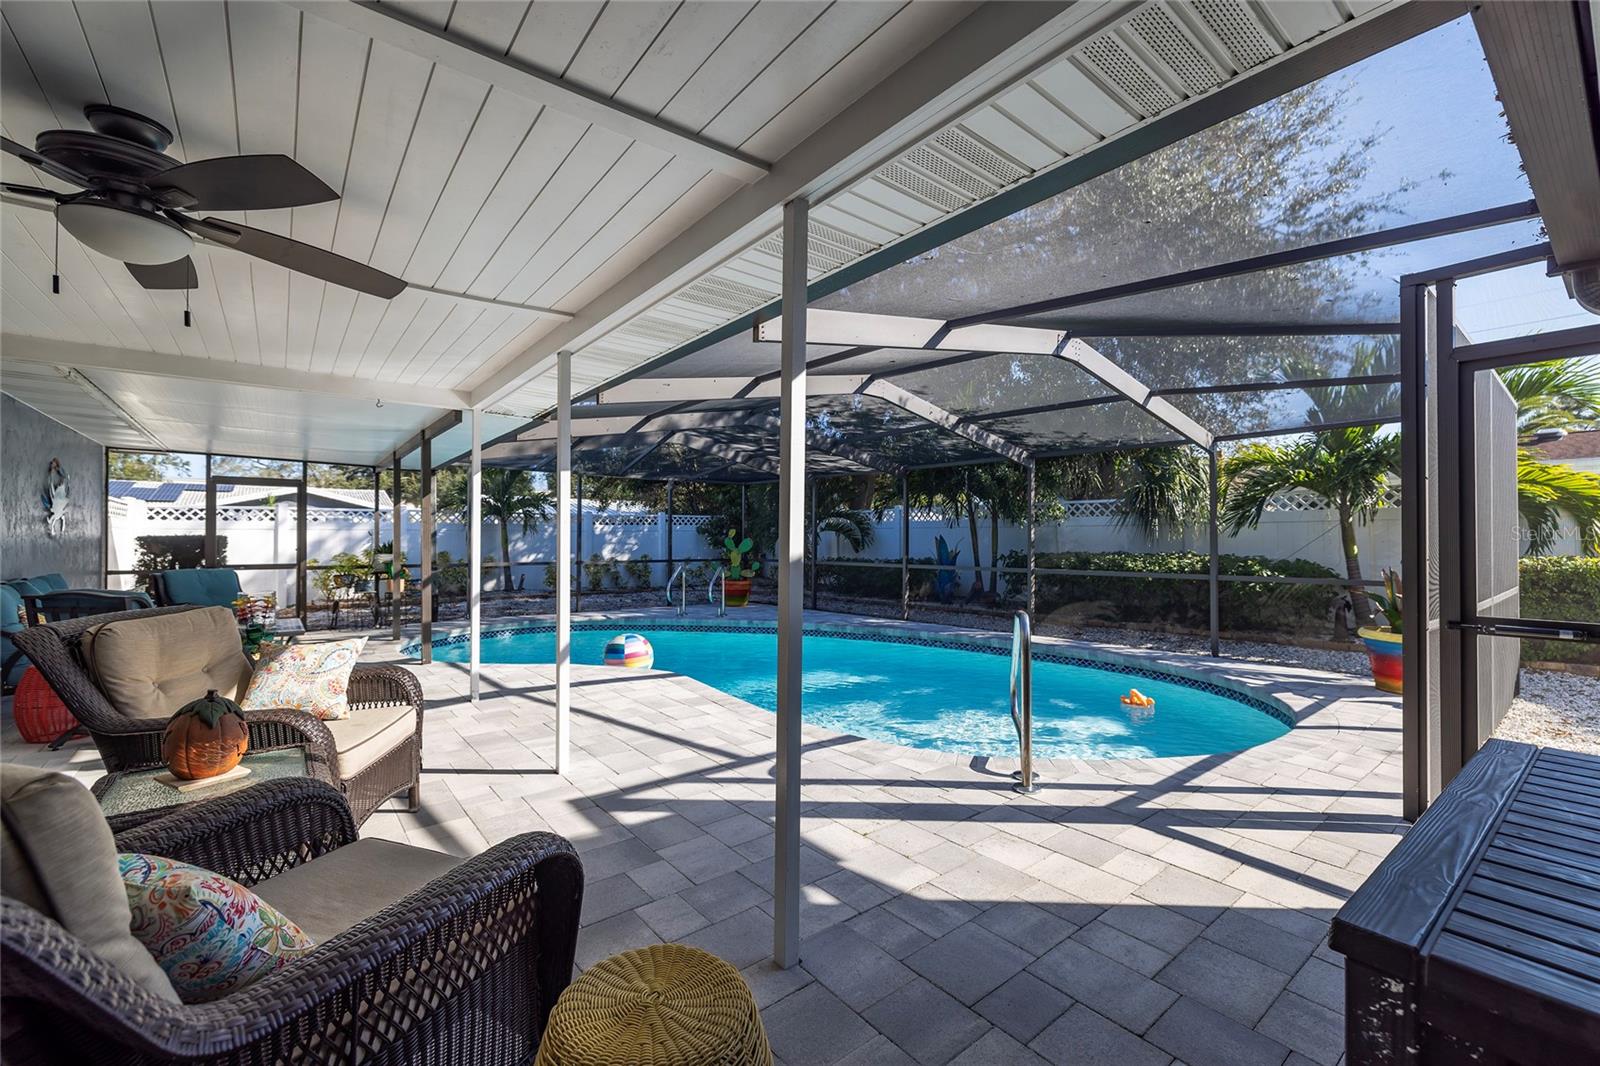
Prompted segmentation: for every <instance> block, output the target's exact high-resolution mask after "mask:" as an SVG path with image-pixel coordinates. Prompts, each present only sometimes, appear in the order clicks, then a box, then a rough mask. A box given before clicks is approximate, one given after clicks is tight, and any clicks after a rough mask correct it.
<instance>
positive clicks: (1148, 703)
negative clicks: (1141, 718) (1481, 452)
mask: <svg viewBox="0 0 1600 1066" xmlns="http://www.w3.org/2000/svg"><path fill="white" fill-rule="evenodd" d="M1122 702H1123V703H1124V704H1126V705H1127V706H1129V707H1154V706H1155V705H1156V698H1155V697H1154V696H1146V695H1145V694H1144V693H1143V692H1140V691H1139V690H1138V689H1136V688H1130V689H1129V690H1128V694H1127V695H1126V696H1124V697H1122Z"/></svg>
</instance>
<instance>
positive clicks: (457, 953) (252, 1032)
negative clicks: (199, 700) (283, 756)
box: [0, 767, 583, 1066]
mask: <svg viewBox="0 0 1600 1066" xmlns="http://www.w3.org/2000/svg"><path fill="white" fill-rule="evenodd" d="M17 771H21V773H22V774H23V775H27V774H28V773H29V771H27V770H25V769H24V768H12V767H7V768H5V769H4V770H3V771H0V781H3V782H4V783H5V785H4V790H5V793H6V796H7V832H8V833H9V832H10V831H11V829H12V828H14V827H15V822H14V821H13V820H12V815H13V814H14V813H15V806H16V805H15V804H13V803H11V802H10V800H11V798H12V797H14V796H15V794H16V792H17V791H18V790H17V789H16V788H15V787H13V782H14V781H15V780H16V778H15V777H14V776H13V777H7V776H6V775H8V774H15V773H16V772H17ZM33 774H35V775H37V772H36V771H35V772H33ZM45 777H47V778H55V779H56V780H55V781H49V780H41V779H40V778H39V777H38V776H32V777H31V778H30V779H29V780H27V782H26V786H27V787H30V788H35V789H37V788H38V787H39V786H41V785H42V786H43V787H45V788H47V789H52V790H53V792H54V795H51V796H49V797H47V798H46V797H40V796H38V795H35V797H34V799H35V801H36V802H35V803H34V810H35V812H36V815H37V812H38V811H39V809H40V808H41V807H47V808H48V811H49V814H48V820H49V821H50V822H51V823H58V822H59V820H60V818H61V811H60V808H61V807H63V806H66V807H70V808H74V811H73V813H72V814H71V817H73V818H76V819H78V821H79V822H80V823H81V824H80V825H79V826H78V830H79V831H78V832H76V833H75V834H74V836H75V837H76V838H77V839H76V840H75V842H74V844H73V848H72V850H71V851H70V852H67V853H64V854H63V853H60V852H58V853H57V854H55V855H53V856H47V857H46V860H47V861H46V862H45V863H44V864H42V865H41V864H37V863H31V862H30V861H28V860H31V859H32V858H33V854H32V849H31V848H28V847H24V848H23V849H22V854H23V855H25V856H26V857H27V858H26V859H25V860H24V861H18V858H17V853H16V852H14V851H12V850H11V849H12V847H13V844H12V840H11V839H7V840H6V841H5V843H6V846H7V850H8V854H7V858H8V860H9V861H8V862H7V864H6V865H7V868H8V870H7V876H6V878H5V884H6V893H5V896H4V898H0V1009H3V1013H4V1016H5V1018H6V1023H5V1025H4V1031H3V1033H0V1058H3V1059H4V1061H6V1062H7V1063H9V1064H16V1066H24V1064H26V1066H32V1064H34V1063H88V1062H104V1063H177V1062H185V1063H200V1062H204V1063H214V1064H221V1063H272V1062H302V1063H355V1062H361V1063H369V1064H374V1066H387V1064H394V1066H400V1064H406V1063H441V1064H443V1063H471V1064H473V1066H496V1064H501V1063H505V1064H511V1063H527V1062H531V1061H532V1059H533V1056H534V1053H535V1052H536V1051H537V1049H538V1045H539V1039H540V1037H541V1035H542V1034H543V1032H544V1027H545V1022H546V1020H547V1018H548V1016H549V1013H550V1009H551V1007H553V1006H554V1004H555V1001H556V999H557V997H558V996H559V995H560V994H561V992H562V990H563V989H565V988H566V986H567V983H568V981H569V980H570V978H571V975H572V965H573V955H574V951H575V949H576V945H577V933H578V918H579V911H580V908H581V906H582V901H583V867H582V865H581V863H580V861H579V859H578V856H577V854H576V853H575V852H574V851H573V848H572V845H571V844H569V843H568V842H567V841H566V840H564V839H562V838H561V837H558V836H555V835H553V834H550V833H526V834H523V835H521V836H517V837H513V838H511V839H509V840H506V841H503V842H501V843H499V844H496V845H495V846H493V847H492V848H490V849H489V850H487V851H485V852H483V853H482V854H480V855H477V856H475V857H473V858H470V859H466V860H464V861H463V860H457V859H454V858H453V857H450V856H444V855H440V854H438V853H435V852H429V851H425V850H423V849H419V848H408V847H406V846H405V845H400V844H394V843H391V842H388V841H381V840H360V841H358V840H357V836H356V829H355V823H354V822H353V821H352V820H351V817H350V812H349V809H348V807H347V805H346V804H345V802H344V799H343V798H342V797H341V796H340V795H339V793H338V792H337V791H335V790H334V789H333V788H331V787H330V786H328V785H326V784H323V783H321V782H317V781H310V780H280V781H270V782H265V783H263V784H260V785H256V786H254V787H252V788H249V789H246V790H244V791H242V792H238V793H235V794H233V795H230V796H224V797H222V798H219V799H215V800H210V801H206V802H204V803H200V804H196V805H194V806H192V807H188V808H186V809H184V810H183V811H181V812H178V813H175V814H172V815H168V816H166V817H164V818H161V819H158V820H156V821H151V822H146V823H144V824H143V825H140V826H137V827H136V828H132V829H125V830H123V831H121V832H117V833H116V834H115V836H114V838H113V837H112V830H114V829H115V828H116V822H115V820H113V821H112V822H111V824H110V825H107V823H106V821H105V820H104V819H103V818H100V817H99V812H98V809H97V808H96V807H95V805H94V802H93V800H92V799H91V798H90V796H89V794H88V792H86V791H85V790H84V789H83V788H82V787H81V786H79V785H77V784H75V783H73V782H71V781H70V780H67V779H65V778H63V777H61V775H58V774H55V775H45ZM63 786H64V787H63ZM73 793H76V796H74V795H73ZM40 799H47V802H46V803H40V802H37V801H38V800H40ZM79 802H81V803H83V804H87V805H88V812H87V813H85V812H84V811H83V810H81V809H78V808H77V807H76V804H77V803H79ZM96 819H97V821H95V820H96ZM54 827H55V826H54V824H52V825H50V826H46V827H44V828H47V829H48V828H54ZM58 835H59V834H58ZM20 836H21V838H22V839H23V842H24V843H25V844H33V843H35V841H28V840H27V839H26V838H27V834H26V833H25V832H24V833H22V834H20ZM116 852H144V853H146V854H155V855H162V856H165V857H167V858H171V859H176V860H179V861H182V862H188V863H193V864H195V865H197V866H201V867H204V868H205V869H208V870H212V871H214V872H217V873H220V874H223V875H225V876H227V877H231V878H233V879H234V880H236V881H239V882H240V883H242V884H244V885H246V886H249V887H252V888H253V890H254V891H256V892H257V893H259V894H260V895H261V896H262V897H263V898H265V899H267V900H268V902H271V903H273V904H274V905H275V906H277V907H279V908H280V909H281V910H283V911H284V913H286V914H288V915H289V917H290V918H291V919H292V920H296V921H299V919H297V918H296V917H295V914H294V911H293V910H291V909H290V907H291V905H294V906H295V909H301V910H304V909H309V910H311V911H313V912H315V910H316V908H315V907H314V906H312V903H313V902H314V901H321V902H323V903H324V904H326V901H327V899H328V898H329V897H338V898H339V899H341V900H342V901H343V902H342V906H343V907H344V910H345V913H344V914H343V915H342V916H338V915H332V913H331V912H328V911H327V908H326V906H324V913H322V914H320V915H315V914H314V915H313V916H314V917H317V919H318V920H319V921H320V922H322V923H323V924H324V925H325V926H327V927H328V932H329V935H326V936H325V937H323V936H318V937H317V941H318V947H317V948H316V949H315V950H314V951H313V952H312V953H311V954H309V955H307V956H305V957H304V958H301V959H299V960H297V961H296V962H294V963H293V964H291V965H289V966H286V967H284V968H283V969H280V970H278V971H277V972H275V973H272V974H270V975H269V976H267V977H265V978H262V979H260V980H258V981H257V982H256V983H254V984H252V985H249V986H247V987H246V988H244V989H242V990H240V991H238V992H234V993H233V994H231V995H228V996H226V997H225V998H222V999H218V1000H214V1001H211V1002H207V1003H197V1004H184V1003H181V1002H178V1001H177V998H176V996H175V995H174V994H171V992H170V985H168V986H166V987H165V988H163V987H161V983H162V982H164V981H165V978H164V976H163V975H162V974H160V972H159V971H157V972H155V973H154V975H153V976H152V975H151V974H150V973H149V972H148V971H147V970H141V969H139V967H146V968H147V967H148V966H150V965H151V964H152V963H153V960H152V959H151V958H150V957H149V955H148V953H145V954H144V955H143V956H142V957H137V955H138V952H140V951H142V950H143V949H142V946H141V945H139V944H138V943H137V942H132V944H131V948H124V949H123V952H122V954H121V955H118V954H117V952H116V951H115V950H110V949H108V948H107V947H106V945H105V939H104V938H103V937H102V938H101V939H99V940H91V941H86V940H84V939H82V938H80V936H78V935H75V933H74V932H69V931H68V927H72V928H75V929H79V930H80V931H82V932H83V933H84V935H86V936H90V937H91V938H92V937H93V936H94V935H95V934H96V933H104V932H105V930H106V929H107V927H108V925H109V924H110V922H109V918H108V915H107V914H106V913H105V911H106V910H107V909H108V908H102V910H101V911H99V912H97V913H92V914H89V915H87V916H86V915H85V911H86V910H87V909H89V907H88V903H87V901H88V900H89V897H88V895H87V894H86V893H85V891H84V885H83V882H91V881H92V882H96V885H95V888H96V889H98V890H99V891H100V892H102V893H104V892H107V891H109V892H111V893H114V894H115V897H116V900H115V901H112V902H113V905H114V903H115V902H116V901H125V896H123V893H122V886H121V881H120V879H119V878H118V877H117V871H116V865H115V853H116ZM85 861H90V862H92V864H93V865H94V867H95V868H94V869H93V870H83V869H76V868H73V867H71V866H68V867H67V868H66V870H63V869H62V868H61V867H60V866H59V865H57V866H54V867H52V866H51V865H50V863H51V862H55V863H58V864H59V863H63V862H65V863H73V862H76V863H80V864H81V863H83V862H85ZM30 865H31V866H32V867H33V868H34V869H37V870H39V871H40V872H41V873H43V874H46V875H51V874H53V875H60V874H62V873H63V872H65V873H68V874H69V875H70V876H71V878H72V881H71V882H70V883H69V884H68V885H67V886H66V887H64V888H63V891H64V892H65V893H66V894H67V898H66V899H65V900H64V901H63V902H64V904H65V906H64V907H63V908H62V910H61V911H60V912H58V913H52V914H50V915H49V916H47V914H46V913H42V912H41V909H39V908H40V907H41V906H42V907H43V909H44V911H52V910H53V908H52V903H53V902H54V901H55V897H54V895H53V893H52V891H51V890H50V889H49V888H48V886H47V887H46V889H45V890H44V891H43V892H42V893H41V892H39V891H32V892H22V893H18V894H14V888H16V887H17V885H16V881H17V875H18V867H19V866H23V867H26V866H30ZM102 865H103V866H105V867H106V869H105V870H104V871H101V870H100V869H99V867H100V866H102ZM362 870H367V871H370V872H373V874H374V875H373V876H371V877H368V878H361V877H359V876H358V875H359V873H360V872H361V871H362ZM29 872H31V871H26V870H25V871H24V873H25V874H26V873H29ZM103 879H109V881H110V885H103V884H99V882H100V881H101V880H103ZM33 887H34V886H33V883H32V882H28V883H25V884H23V885H22V886H21V888H23V889H30V888H33ZM25 896H26V897H30V898H31V903H30V902H23V898H24V897H25ZM93 899H95V900H98V901H99V902H100V903H105V902H106V897H105V896H104V895H103V894H102V895H100V896H97V897H93ZM127 921H128V917H127V911H126V905H125V902H124V903H123V910H122V918H121V922H122V925H121V933H120V935H121V937H124V938H126V937H128V931H127ZM330 923H331V924H330ZM304 927H305V928H306V930H307V932H311V931H312V927H311V924H310V922H309V921H308V922H306V923H305V924H304ZM313 935H314V936H316V934H315V933H314V934H313ZM91 942H92V943H93V944H94V945H95V946H94V947H91Z"/></svg>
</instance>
